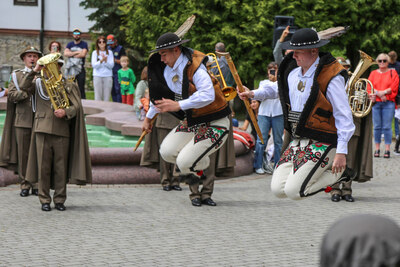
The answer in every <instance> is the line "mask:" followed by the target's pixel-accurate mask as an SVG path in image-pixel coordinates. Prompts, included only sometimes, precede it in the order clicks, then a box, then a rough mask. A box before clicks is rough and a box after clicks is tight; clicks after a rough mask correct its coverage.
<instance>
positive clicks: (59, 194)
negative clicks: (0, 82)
mask: <svg viewBox="0 0 400 267" xmlns="http://www.w3.org/2000/svg"><path fill="white" fill-rule="evenodd" d="M41 68H42V66H40V65H37V66H36V67H35V69H34V72H38V71H40V70H41ZM28 77H30V78H31V79H33V75H29V76H28ZM63 83H64V87H65V91H66V93H67V96H68V99H69V107H67V108H65V109H63V108H59V109H56V110H53V108H52V105H51V102H50V99H49V97H48V96H47V92H46V90H45V86H44V84H43V82H42V81H41V79H37V80H36V86H37V90H36V94H35V98H36V102H35V105H34V107H35V108H36V112H35V119H34V126H33V133H32V140H33V141H34V142H32V144H31V148H30V153H29V163H28V170H27V179H28V180H29V181H36V180H37V178H39V200H40V203H41V204H42V210H43V211H50V210H51V207H50V203H51V196H50V188H52V189H54V195H53V201H54V203H55V208H56V209H57V210H60V211H64V210H65V209H66V208H65V205H64V202H65V200H66V198H67V182H68V180H69V182H72V183H77V184H86V183H87V182H91V179H92V174H91V165H90V154H89V148H88V142H87V135H86V128H85V124H84V118H83V109H82V104H81V99H80V95H79V89H78V86H77V84H76V83H73V82H69V81H67V80H63Z"/></svg>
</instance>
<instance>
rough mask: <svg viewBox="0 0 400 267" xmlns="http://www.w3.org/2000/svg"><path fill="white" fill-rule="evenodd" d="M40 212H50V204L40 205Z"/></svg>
mask: <svg viewBox="0 0 400 267" xmlns="http://www.w3.org/2000/svg"><path fill="white" fill-rule="evenodd" d="M42 210H43V211H51V207H50V204H49V203H44V204H42Z"/></svg>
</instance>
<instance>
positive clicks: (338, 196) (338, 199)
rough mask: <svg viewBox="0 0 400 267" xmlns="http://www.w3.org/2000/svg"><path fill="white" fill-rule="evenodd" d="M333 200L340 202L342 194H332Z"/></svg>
mask: <svg viewBox="0 0 400 267" xmlns="http://www.w3.org/2000/svg"><path fill="white" fill-rule="evenodd" d="M331 200H332V201H333V202H339V201H340V195H339V194H333V195H332V196H331Z"/></svg>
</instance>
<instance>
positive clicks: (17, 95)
mask: <svg viewBox="0 0 400 267" xmlns="http://www.w3.org/2000/svg"><path fill="white" fill-rule="evenodd" d="M41 56H42V52H40V51H39V50H38V49H36V48H34V47H28V48H26V49H25V50H24V51H23V52H22V53H21V54H20V58H21V59H22V60H23V61H24V63H25V68H23V69H19V70H16V71H14V72H13V73H12V74H11V81H10V85H9V93H8V99H7V115H6V120H5V123H4V131H3V136H2V139H1V140H2V142H1V147H0V166H2V167H6V168H8V169H12V170H15V171H18V176H19V178H20V180H21V192H20V196H21V197H27V196H28V195H29V191H30V189H32V194H33V195H38V189H37V184H36V183H33V184H32V183H30V182H28V181H27V180H26V167H27V164H28V153H29V145H30V141H31V130H32V121H33V112H32V101H31V100H32V93H33V92H34V90H35V84H34V83H33V82H27V83H25V79H26V77H27V76H28V74H30V73H32V68H33V67H34V66H35V65H36V61H37V60H38V59H39V57H41Z"/></svg>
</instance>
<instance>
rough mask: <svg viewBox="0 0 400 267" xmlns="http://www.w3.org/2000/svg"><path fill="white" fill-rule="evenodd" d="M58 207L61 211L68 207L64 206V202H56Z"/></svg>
mask: <svg viewBox="0 0 400 267" xmlns="http://www.w3.org/2000/svg"><path fill="white" fill-rule="evenodd" d="M56 209H57V210H59V211H64V210H66V209H67V208H66V207H65V206H64V203H56Z"/></svg>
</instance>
